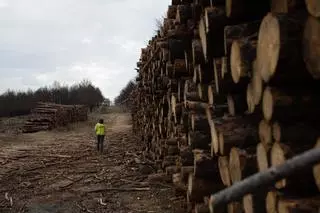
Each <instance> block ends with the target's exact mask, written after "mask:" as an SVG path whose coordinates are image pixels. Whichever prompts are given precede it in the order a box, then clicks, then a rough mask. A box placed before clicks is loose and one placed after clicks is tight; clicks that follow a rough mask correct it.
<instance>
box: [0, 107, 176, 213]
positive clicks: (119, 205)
mask: <svg viewBox="0 0 320 213" xmlns="http://www.w3.org/2000/svg"><path fill="white" fill-rule="evenodd" d="M102 116H103V117H104V119H105V121H106V124H107V126H108V131H107V132H108V133H107V137H106V142H105V146H106V145H107V147H105V150H106V151H105V153H104V154H99V153H98V152H97V151H96V144H95V137H94V134H93V127H94V124H95V121H96V119H94V120H93V119H92V118H91V119H90V120H89V121H88V122H85V123H80V124H74V125H72V126H69V127H68V128H64V129H61V130H54V131H50V132H38V133H34V134H14V133H10V134H7V133H0V212H1V213H2V212H4V213H6V212H10V213H11V212H14V213H17V212H28V213H40V212H41V213H53V212H54V213H58V212H59V213H60V212H68V213H73V212H127V213H129V212H175V211H174V210H173V207H172V206H173V203H174V200H176V198H175V196H174V193H173V189H172V188H171V186H169V185H166V184H161V183H148V182H147V181H146V180H147V176H148V174H150V173H153V172H155V168H153V166H152V164H150V163H148V162H144V160H143V157H142V152H141V149H142V148H141V145H140V143H139V141H138V140H137V138H135V137H134V136H133V134H132V132H131V125H130V116H129V115H128V114H121V113H117V114H107V115H102ZM96 118H97V117H96ZM141 190H142V191H141Z"/></svg>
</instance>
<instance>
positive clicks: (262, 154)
mask: <svg viewBox="0 0 320 213" xmlns="http://www.w3.org/2000/svg"><path fill="white" fill-rule="evenodd" d="M270 150H271V147H270V146H265V144H263V143H259V144H258V145H257V164H258V170H259V172H263V171H266V170H267V169H268V168H269V167H270V166H269V165H270V164H271V162H270Z"/></svg>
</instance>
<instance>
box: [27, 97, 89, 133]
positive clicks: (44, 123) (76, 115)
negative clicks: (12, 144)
mask: <svg viewBox="0 0 320 213" xmlns="http://www.w3.org/2000/svg"><path fill="white" fill-rule="evenodd" d="M87 119H88V107H86V106H84V105H61V104H54V103H45V102H39V103H38V104H37V106H36V107H35V108H34V109H32V110H31V114H30V116H29V118H28V119H27V121H26V123H25V125H24V127H23V132H24V133H33V132H38V131H43V130H51V129H54V128H56V127H59V126H65V125H67V124H70V123H74V122H79V121H86V120H87Z"/></svg>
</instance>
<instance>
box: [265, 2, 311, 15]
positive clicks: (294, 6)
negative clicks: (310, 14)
mask: <svg viewBox="0 0 320 213" xmlns="http://www.w3.org/2000/svg"><path fill="white" fill-rule="evenodd" d="M305 7H306V5H305V1H304V0H272V1H271V12H273V13H292V12H295V11H297V10H301V9H302V10H303V9H304V8H305Z"/></svg>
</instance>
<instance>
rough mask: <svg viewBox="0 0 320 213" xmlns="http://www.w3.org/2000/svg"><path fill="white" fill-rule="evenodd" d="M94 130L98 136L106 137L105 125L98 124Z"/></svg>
mask: <svg viewBox="0 0 320 213" xmlns="http://www.w3.org/2000/svg"><path fill="white" fill-rule="evenodd" d="M94 129H95V131H96V135H104V132H105V127H104V124H101V123H97V124H96V126H95V127H94Z"/></svg>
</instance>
